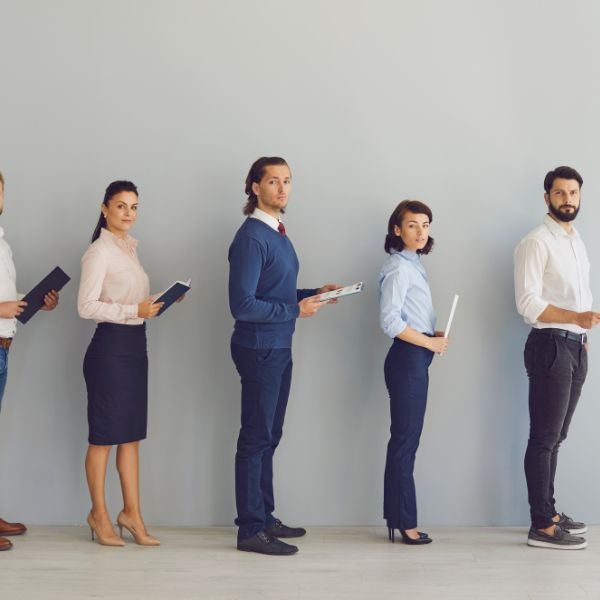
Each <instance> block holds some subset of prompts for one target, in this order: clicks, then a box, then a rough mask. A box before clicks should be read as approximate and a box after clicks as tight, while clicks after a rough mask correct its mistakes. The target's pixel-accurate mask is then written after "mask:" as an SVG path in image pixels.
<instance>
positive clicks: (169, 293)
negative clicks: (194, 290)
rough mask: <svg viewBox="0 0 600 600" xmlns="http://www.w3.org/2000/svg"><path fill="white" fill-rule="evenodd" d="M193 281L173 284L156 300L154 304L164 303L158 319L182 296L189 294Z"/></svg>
mask: <svg viewBox="0 0 600 600" xmlns="http://www.w3.org/2000/svg"><path fill="white" fill-rule="evenodd" d="M191 283H192V280H191V279H188V280H187V281H176V282H175V283H173V284H171V285H170V286H169V287H168V288H167V289H166V290H165V291H164V292H161V293H160V294H159V295H158V298H156V299H155V300H154V302H164V305H163V307H162V308H161V309H160V310H159V311H158V313H157V315H156V316H157V317H158V316H160V315H162V314H163V313H164V312H165V310H167V308H169V306H171V304H173V302H175V301H176V300H179V298H181V296H183V295H184V294H185V293H186V292H188V291H189V290H190V289H191V287H192V285H191Z"/></svg>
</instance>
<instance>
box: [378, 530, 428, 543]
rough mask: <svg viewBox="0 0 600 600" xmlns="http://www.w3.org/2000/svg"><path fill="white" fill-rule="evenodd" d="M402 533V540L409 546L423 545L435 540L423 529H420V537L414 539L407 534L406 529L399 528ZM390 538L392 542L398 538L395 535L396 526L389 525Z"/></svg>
mask: <svg viewBox="0 0 600 600" xmlns="http://www.w3.org/2000/svg"><path fill="white" fill-rule="evenodd" d="M398 531H399V532H400V535H401V536H402V542H403V543H405V544H407V545H409V546H422V545H423V544H431V542H433V540H432V539H431V538H430V537H429V536H428V535H427V534H426V533H423V532H422V531H419V538H418V539H416V540H414V539H413V538H411V537H409V536H408V535H407V534H406V531H404V529H398ZM388 540H389V541H390V542H392V543H395V542H396V538H395V537H394V527H388Z"/></svg>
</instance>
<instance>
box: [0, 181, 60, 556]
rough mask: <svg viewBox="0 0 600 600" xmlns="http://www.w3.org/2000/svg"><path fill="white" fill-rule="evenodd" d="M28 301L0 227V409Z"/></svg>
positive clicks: (1, 525)
mask: <svg viewBox="0 0 600 600" xmlns="http://www.w3.org/2000/svg"><path fill="white" fill-rule="evenodd" d="M3 211H4V177H3V176H2V173H0V214H2V212H3ZM57 304H58V294H57V293H56V292H54V291H52V292H50V293H48V294H46V296H45V298H44V306H43V307H42V310H52V309H53V308H55V307H56V305H57ZM25 306H27V303H26V302H24V301H23V300H18V299H17V287H16V273H15V265H14V263H13V259H12V252H11V249H10V246H9V245H8V243H7V241H6V240H5V239H4V229H3V228H2V227H0V409H1V408H2V397H3V396H4V388H5V386H6V376H7V374H8V352H9V348H10V345H11V343H12V339H13V336H14V335H15V333H16V331H17V319H16V317H18V316H19V315H20V314H21V313H22V312H23V310H24V308H25ZM25 531H27V528H26V527H25V525H23V524H22V523H8V522H7V521H5V520H4V519H0V536H9V535H21V534H22V533H25ZM10 548H12V543H11V541H10V540H8V539H6V538H5V537H0V550H9V549H10Z"/></svg>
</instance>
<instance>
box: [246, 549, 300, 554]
mask: <svg viewBox="0 0 600 600" xmlns="http://www.w3.org/2000/svg"><path fill="white" fill-rule="evenodd" d="M238 550H239V551H240V552H253V553H254V554H264V555H265V556H293V555H294V554H298V550H294V551H293V552H286V553H285V554H283V553H280V552H277V553H271V552H260V551H259V550H252V549H250V548H238Z"/></svg>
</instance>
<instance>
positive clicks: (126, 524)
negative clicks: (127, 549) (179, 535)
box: [117, 511, 160, 546]
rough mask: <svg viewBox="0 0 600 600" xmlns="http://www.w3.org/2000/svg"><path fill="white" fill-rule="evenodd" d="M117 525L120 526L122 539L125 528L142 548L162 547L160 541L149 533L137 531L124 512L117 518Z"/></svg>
mask: <svg viewBox="0 0 600 600" xmlns="http://www.w3.org/2000/svg"><path fill="white" fill-rule="evenodd" d="M117 525H118V526H119V531H120V532H121V537H123V528H125V529H127V531H129V533H130V534H131V535H132V536H133V539H134V540H135V543H136V544H139V545H140V546H160V541H159V540H157V539H156V538H155V537H152V536H151V535H149V534H148V533H143V532H139V531H136V530H135V527H134V525H133V523H132V522H131V521H130V520H129V519H128V518H127V517H126V516H125V514H124V513H123V511H121V512H120V513H119V516H118V517H117Z"/></svg>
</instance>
